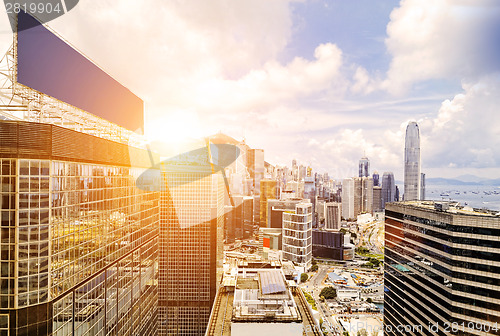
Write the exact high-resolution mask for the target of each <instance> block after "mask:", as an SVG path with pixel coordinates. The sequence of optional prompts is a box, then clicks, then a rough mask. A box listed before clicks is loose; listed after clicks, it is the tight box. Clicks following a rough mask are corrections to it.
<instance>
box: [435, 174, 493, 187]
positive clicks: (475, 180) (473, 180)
mask: <svg viewBox="0 0 500 336" xmlns="http://www.w3.org/2000/svg"><path fill="white" fill-rule="evenodd" d="M425 184H426V185H486V186H500V179H485V178H482V177H478V176H475V175H470V174H468V175H460V176H458V177H455V178H453V179H449V178H442V177H435V178H426V179H425Z"/></svg>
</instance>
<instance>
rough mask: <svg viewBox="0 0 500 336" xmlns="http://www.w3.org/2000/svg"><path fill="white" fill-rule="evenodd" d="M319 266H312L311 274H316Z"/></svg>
mask: <svg viewBox="0 0 500 336" xmlns="http://www.w3.org/2000/svg"><path fill="white" fill-rule="evenodd" d="M318 268H319V267H318V265H312V266H311V272H316V271H317V270H318Z"/></svg>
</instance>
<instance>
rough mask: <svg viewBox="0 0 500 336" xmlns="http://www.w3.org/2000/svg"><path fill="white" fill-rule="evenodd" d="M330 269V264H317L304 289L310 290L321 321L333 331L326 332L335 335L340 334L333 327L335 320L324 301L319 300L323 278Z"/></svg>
mask: <svg viewBox="0 0 500 336" xmlns="http://www.w3.org/2000/svg"><path fill="white" fill-rule="evenodd" d="M331 269H332V266H331V265H323V264H318V271H317V272H316V273H315V274H314V275H313V276H311V278H310V279H309V281H307V282H306V283H305V284H304V285H305V286H304V287H305V288H304V289H305V290H307V291H308V292H310V293H311V294H312V296H313V298H314V300H315V301H316V307H317V308H318V312H319V314H320V317H321V318H322V319H323V323H328V328H327V330H330V331H333V332H328V333H327V334H328V335H330V336H337V335H341V334H340V333H337V332H336V330H340V329H336V328H335V326H337V322H336V321H335V320H334V319H333V317H332V315H331V313H330V310H329V309H328V307H327V306H326V305H325V304H324V303H322V302H321V300H320V297H319V293H320V292H321V289H323V287H324V286H323V284H324V280H325V279H326V277H327V276H328V273H329V272H330V270H331Z"/></svg>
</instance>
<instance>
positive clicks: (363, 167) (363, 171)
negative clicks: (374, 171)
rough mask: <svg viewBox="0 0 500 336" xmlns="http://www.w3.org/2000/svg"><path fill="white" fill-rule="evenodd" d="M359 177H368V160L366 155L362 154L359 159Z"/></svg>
mask: <svg viewBox="0 0 500 336" xmlns="http://www.w3.org/2000/svg"><path fill="white" fill-rule="evenodd" d="M358 176H359V177H368V176H370V160H368V158H367V157H366V156H363V157H362V158H361V159H360V160H359V174H358Z"/></svg>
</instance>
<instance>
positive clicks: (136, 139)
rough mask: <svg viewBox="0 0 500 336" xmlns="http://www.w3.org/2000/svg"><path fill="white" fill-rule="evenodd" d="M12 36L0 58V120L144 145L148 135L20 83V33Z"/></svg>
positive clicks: (138, 145)
mask: <svg viewBox="0 0 500 336" xmlns="http://www.w3.org/2000/svg"><path fill="white" fill-rule="evenodd" d="M13 36H14V41H13V43H12V45H11V47H10V48H9V50H8V51H7V52H6V53H5V55H4V56H3V58H2V59H1V60H0V119H8V120H24V121H30V122H37V123H46V124H52V125H57V126H61V127H64V128H69V129H72V130H75V131H78V132H82V133H86V134H90V135H94V136H97V137H100V138H104V139H107V140H112V141H116V142H119V143H123V144H128V145H131V146H133V147H143V146H144V144H145V138H144V137H143V136H142V135H140V134H139V133H136V132H133V131H130V130H128V129H126V128H123V127H121V126H118V125H116V124H114V123H112V122H110V121H108V120H105V119H102V118H99V117H98V116H96V115H93V114H91V113H89V112H87V111H84V110H82V109H79V108H77V107H75V106H73V105H70V104H68V103H65V102H63V101H60V100H58V99H56V98H54V97H51V96H49V95H47V94H44V93H42V92H39V91H37V90H34V89H32V88H30V87H28V86H25V85H23V84H21V83H18V82H17V33H14V34H13ZM47 80H49V79H47ZM137 131H139V132H142V130H137Z"/></svg>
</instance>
